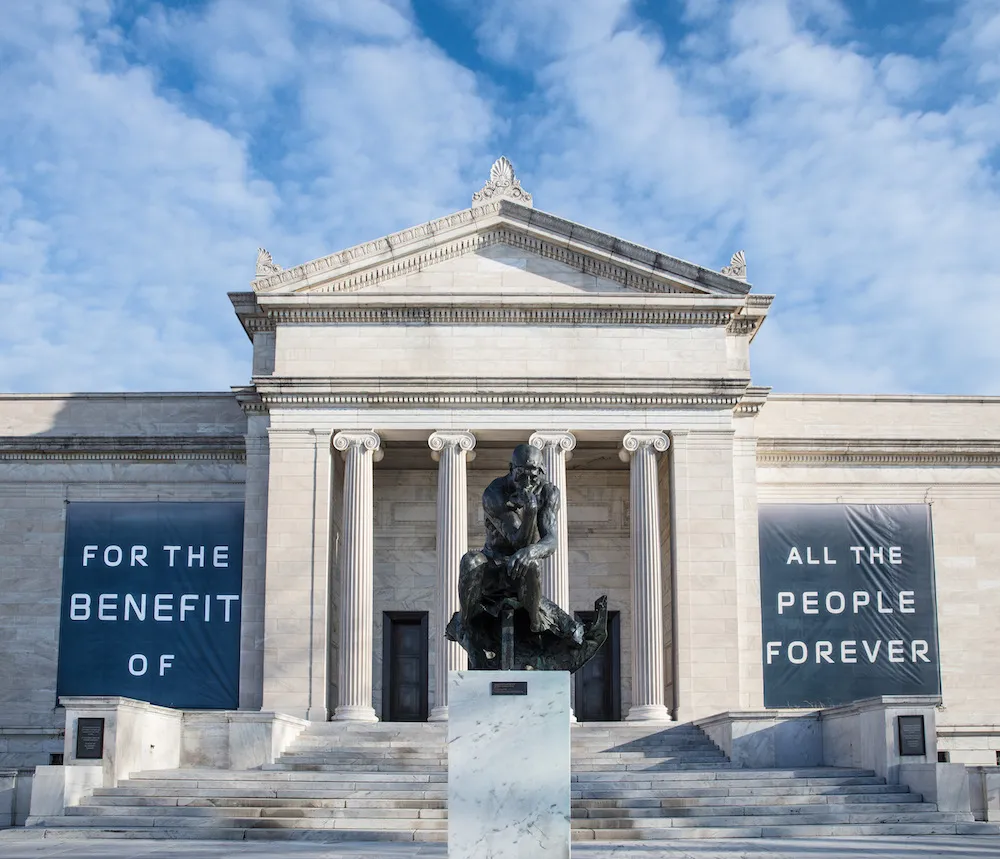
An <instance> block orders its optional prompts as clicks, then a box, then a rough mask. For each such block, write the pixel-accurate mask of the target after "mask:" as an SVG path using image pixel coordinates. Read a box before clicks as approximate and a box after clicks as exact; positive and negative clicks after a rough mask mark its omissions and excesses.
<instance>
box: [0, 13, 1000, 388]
mask: <svg viewBox="0 0 1000 859" xmlns="http://www.w3.org/2000/svg"><path fill="white" fill-rule="evenodd" d="M465 11H466V13H467V14H468V15H471V16H473V18H474V20H475V21H476V35H477V39H478V43H479V48H480V51H481V53H482V54H483V55H484V56H487V57H489V59H490V62H491V63H506V64H508V65H510V66H511V68H512V69H513V70H515V73H516V77H517V80H518V81H527V87H528V89H527V90H526V91H519V90H518V89H516V85H512V84H510V83H509V81H508V82H503V83H500V82H498V81H490V80H484V76H485V75H486V74H487V72H485V71H479V72H473V71H471V70H469V69H467V68H463V67H462V66H461V65H459V64H458V63H456V62H455V61H454V60H453V59H451V58H450V57H449V56H447V55H446V54H445V53H444V51H443V50H442V49H441V48H440V47H438V46H437V45H435V44H434V43H432V42H431V41H429V40H428V39H427V38H426V37H425V36H424V35H423V34H422V33H421V32H420V31H419V28H418V26H417V23H416V18H415V17H414V15H413V13H412V10H411V9H410V7H409V5H408V4H407V3H405V2H403V0H382V2H376V0H372V2H365V3H356V2H353V0H339V2H332V0H301V1H300V2H294V3H293V2H278V0H275V2H273V3H267V4H256V3H255V4H246V3H243V2H237V0H212V1H211V2H209V3H207V4H205V5H203V6H195V7H188V8H186V9H185V8H183V7H176V6H173V5H170V6H167V5H160V4H156V3H154V4H152V5H151V6H150V7H148V8H147V11H146V12H145V13H144V16H143V17H142V18H141V19H140V20H139V21H138V22H137V23H135V25H134V26H133V28H132V29H131V30H129V31H123V30H121V29H120V28H119V26H117V25H116V24H115V20H114V18H113V17H112V15H113V12H114V8H113V7H112V4H111V3H110V0H36V2H34V3H28V2H24V3H19V4H7V5H5V6H3V7H2V8H0V52H3V53H4V55H5V56H6V57H7V58H8V59H7V60H5V63H4V64H3V65H0V90H2V91H3V92H4V93H5V95H7V94H9V97H8V98H7V99H6V100H5V104H4V109H5V125H4V127H3V128H2V129H0V145H2V147H3V150H4V160H3V164H4V168H3V170H2V172H0V298H2V299H4V300H5V308H6V312H5V314H4V316H3V318H0V338H2V342H3V346H2V347H0V388H8V389H15V390H52V389H59V388H63V389H78V390H95V389H101V388H111V389H116V388H127V389H141V388H158V389H171V388H173V389H205V388H225V387H227V386H228V385H230V384H236V383H240V382H242V381H244V380H245V379H246V378H247V375H248V373H249V361H248V352H249V350H248V345H247V343H246V341H245V338H244V335H243V334H242V332H241V331H240V329H239V327H238V325H237V323H236V321H235V319H234V318H233V314H232V310H231V308H229V306H228V302H227V300H226V298H225V293H226V292H227V291H229V290H234V289H235V290H239V289H245V288H246V285H247V282H248V280H249V278H250V277H251V275H252V263H253V259H254V250H255V248H256V247H257V245H258V244H264V245H265V246H267V247H268V248H269V249H270V250H271V251H272V252H273V253H274V255H275V259H276V260H277V261H278V262H279V263H282V264H284V265H293V264H295V263H298V262H301V261H304V260H306V259H310V258H313V257H316V256H319V255H322V254H325V253H329V252H331V251H333V250H336V249H339V248H341V247H344V246H347V245H350V244H352V243H354V242H356V241H361V240H365V239H369V238H374V237H377V236H379V235H383V234H385V233H387V232H390V231H391V230H393V229H396V228H400V227H404V226H406V225H409V224H413V223H417V222H420V221H423V220H426V219H428V218H431V217H433V216H435V215H439V214H442V213H443V212H445V211H450V210H454V209H457V208H460V207H462V206H465V205H467V203H468V200H469V196H470V195H471V193H472V192H473V191H474V190H476V189H477V188H478V187H479V185H480V183H481V182H482V179H483V177H484V174H485V171H486V168H487V166H488V164H489V163H490V161H491V160H492V158H493V157H495V155H496V154H498V151H499V150H501V149H502V150H503V151H505V152H507V153H508V154H510V155H511V157H512V158H514V160H515V164H516V165H517V167H518V169H519V173H520V174H521V177H522V180H523V182H524V184H525V187H526V188H527V189H528V190H529V191H531V192H532V193H533V194H534V196H535V202H536V205H538V206H539V207H540V208H543V209H547V210H549V211H554V212H556V213H558V214H561V215H564V216H566V217H570V218H574V219H576V220H579V221H582V222H583V223H589V224H592V225H593V226H596V227H600V228H603V229H608V230H611V231H612V232H615V233H617V234H619V235H622V236H624V237H626V238H630V239H634V240H637V241H641V242H644V243H647V244H650V245H652V246H654V247H657V248H660V249H662V250H664V251H666V252H667V253H673V254H676V255H678V256H682V257H685V258H688V259H692V260H694V261H696V262H699V263H702V264H706V265H710V266H713V267H715V268H719V267H721V266H722V265H724V264H725V263H727V262H728V259H729V255H730V254H731V253H732V252H733V251H734V250H735V249H736V248H738V247H745V249H746V251H747V255H748V258H749V265H750V276H751V280H752V281H753V282H754V284H755V289H756V290H757V291H758V292H763V291H766V292H771V291H773V292H775V293H777V295H778V300H777V302H776V304H775V306H774V309H773V311H772V317H771V319H769V321H768V322H767V324H766V325H765V327H764V330H763V332H762V333H761V335H760V336H759V337H758V339H757V341H756V342H755V344H754V347H753V357H754V374H755V379H756V381H757V382H759V383H761V384H774V385H775V386H777V387H778V388H780V389H784V390H814V389H823V390H847V391H850V390H856V391H872V390H881V391H907V390H911V391H932V390H940V391H950V392H955V393H958V392H966V391H970V392H971V391H981V392H987V391H997V390H998V388H1000V382H998V381H997V380H996V378H995V377H994V374H993V372H992V369H993V367H995V366H996V365H997V361H998V359H1000V345H998V341H996V339H995V338H994V336H993V334H992V331H991V330H990V327H989V325H990V323H989V313H988V312H987V310H986V307H987V303H988V302H991V300H992V298H993V296H994V295H995V294H996V292H997V290H998V289H1000V274H998V272H997V268H996V265H995V261H994V260H993V258H992V257H993V255H994V253H995V251H994V249H993V248H994V245H995V240H996V236H997V235H998V234H1000V177H998V173H997V164H998V160H1000V159H998V154H1000V150H998V144H1000V75H996V74H994V64H995V62H996V56H997V55H998V51H997V45H998V42H997V39H996V38H995V37H996V36H997V33H998V30H997V27H1000V24H998V23H997V21H998V20H1000V10H997V9H996V5H995V3H994V2H993V0H964V2H962V3H961V4H960V5H958V6H957V8H956V10H955V16H954V20H953V22H952V27H951V34H950V36H949V37H948V38H947V40H946V41H945V43H944V45H943V46H942V49H941V51H940V53H939V54H938V55H936V56H910V55H908V54H906V53H901V52H899V50H898V46H897V48H896V50H897V52H896V53H894V54H890V55H879V54H878V53H876V52H873V51H872V50H871V49H870V48H865V49H864V50H863V49H862V48H861V47H858V46H856V45H854V44H853V43H851V42H849V41H848V40H847V37H848V36H849V35H850V34H851V32H852V30H851V21H850V16H849V15H848V13H847V8H846V7H845V6H844V5H843V4H842V3H839V2H836V0H739V2H725V3H716V2H709V0H689V2H688V3H687V20H688V21H689V22H690V23H691V26H692V28H693V29H691V30H689V31H688V33H687V34H686V35H683V34H682V35H681V38H680V39H673V38H672V39H671V41H670V42H669V43H668V42H667V41H666V40H664V38H662V36H661V35H660V34H659V33H658V31H657V30H656V29H655V27H654V26H653V25H652V24H651V23H650V22H649V21H644V20H642V19H640V18H639V16H638V14H637V12H636V10H635V8H634V7H633V5H632V4H630V3H629V2H627V0H614V2H608V0H580V2H575V3H573V4H566V3H564V2H562V0H510V2H505V3H499V2H498V3H491V4H478V3H466V4H465ZM673 35H674V34H671V36H673ZM487 68H489V67H487ZM503 86H508V87H509V86H515V88H514V89H513V90H507V91H506V92H504V91H503V90H502V89H500V87H503ZM485 93H490V94H491V96H492V97H493V98H494V99H495V101H491V98H490V97H488V96H487V95H486V94H485ZM501 136H506V140H505V145H502V146H500V145H497V143H498V139H499V138H500V137H501Z"/></svg>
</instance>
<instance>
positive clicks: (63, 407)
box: [0, 394, 246, 766]
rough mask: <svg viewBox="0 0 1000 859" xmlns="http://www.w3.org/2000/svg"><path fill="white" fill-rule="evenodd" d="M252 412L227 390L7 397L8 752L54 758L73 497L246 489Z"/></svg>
mask: <svg viewBox="0 0 1000 859" xmlns="http://www.w3.org/2000/svg"><path fill="white" fill-rule="evenodd" d="M245 427H246V422H245V419H244V418H243V413H242V411H241V410H240V408H239V406H238V405H237V404H236V401H235V400H234V399H233V397H231V396H228V395H225V394H222V395H218V394H214V395H198V394H184V395H171V394H134V395H133V394H129V395H125V394H116V395H78V396H55V395H33V396H14V395H6V396H2V397H0V581H2V587H0V655H2V658H0V729H3V735H4V737H5V738H6V744H5V748H4V749H3V752H4V754H3V763H4V765H11V766H19V765H24V766H30V765H34V764H39V763H47V762H48V755H49V754H50V753H51V752H52V751H54V750H57V749H53V744H54V739H53V735H52V734H51V733H45V734H41V735H40V734H37V733H31V732H23V733H22V732H21V731H20V730H19V729H23V728H26V727H31V728H35V729H47V730H48V731H59V730H60V729H61V728H62V723H63V717H62V715H61V713H57V712H56V711H55V706H56V664H57V657H58V644H59V611H60V603H61V596H62V554H63V545H64V539H65V521H66V504H67V503H68V502H71V501H157V500H159V501H242V500H243V495H244V470H245V467H244V462H243V433H244V432H245Z"/></svg>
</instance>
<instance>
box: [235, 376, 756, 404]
mask: <svg viewBox="0 0 1000 859" xmlns="http://www.w3.org/2000/svg"><path fill="white" fill-rule="evenodd" d="M255 383H256V390H257V393H258V394H259V396H260V399H261V402H262V403H263V405H264V407H265V408H267V409H274V408H322V407H331V406H332V407H344V406H351V407H357V406H363V407H379V406H392V407H394V408H399V409H410V408H413V409H419V408H428V407H430V408H433V407H445V408H454V407H456V406H458V407H466V408H468V407H487V408H503V407H506V406H519V407H523V408H551V407H560V408H578V407H585V408H596V409H603V408H623V407H626V408H635V407H639V408H664V407H672V408H699V409H732V408H733V407H735V406H736V405H737V404H738V403H739V401H740V398H741V397H742V396H743V394H744V391H745V389H746V381H745V380H739V379H674V380H669V381H663V382H651V381H650V380H647V379H615V380H580V379H565V380H560V379H543V380H538V379H507V380H502V381H495V382H486V383H483V386H482V387H477V386H476V385H475V383H474V382H472V381H470V380H468V379H442V378H435V379H426V380H412V379H385V378H381V379H380V378H373V379H362V378H358V379H352V380H342V379H334V380H328V379H284V380H276V379H274V378H273V377H261V378H259V379H256V380H255Z"/></svg>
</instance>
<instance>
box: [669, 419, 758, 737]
mask: <svg viewBox="0 0 1000 859" xmlns="http://www.w3.org/2000/svg"><path fill="white" fill-rule="evenodd" d="M670 435H671V451H672V456H671V469H672V480H671V484H672V488H673V498H672V499H671V513H672V519H673V550H674V553H673V556H674V557H673V560H674V570H673V573H674V593H673V598H674V619H675V625H674V654H675V655H674V660H675V664H676V676H675V678H674V679H675V686H674V689H675V696H676V697H675V700H676V712H675V718H677V720H678V721H685V722H686V721H689V720H691V719H694V718H698V717H701V716H710V715H712V714H714V713H719V712H722V711H724V710H732V709H737V708H739V707H740V685H741V684H740V646H739V619H738V612H737V601H738V583H737V571H736V517H735V504H734V491H733V433H732V431H731V430H715V431H680V430H678V431H673V432H671V434H670Z"/></svg>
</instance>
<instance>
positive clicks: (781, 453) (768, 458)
mask: <svg viewBox="0 0 1000 859" xmlns="http://www.w3.org/2000/svg"><path fill="white" fill-rule="evenodd" d="M757 464H758V465H771V466H779V467H782V466H783V467H796V466H807V467H808V466H838V465H851V466H873V467H879V466H917V467H919V466H945V467H947V466H957V467H989V466H996V465H1000V441H967V440H926V441H925V440H917V441H914V440H901V439H864V440H858V439H774V438H761V439H758V441H757Z"/></svg>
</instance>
